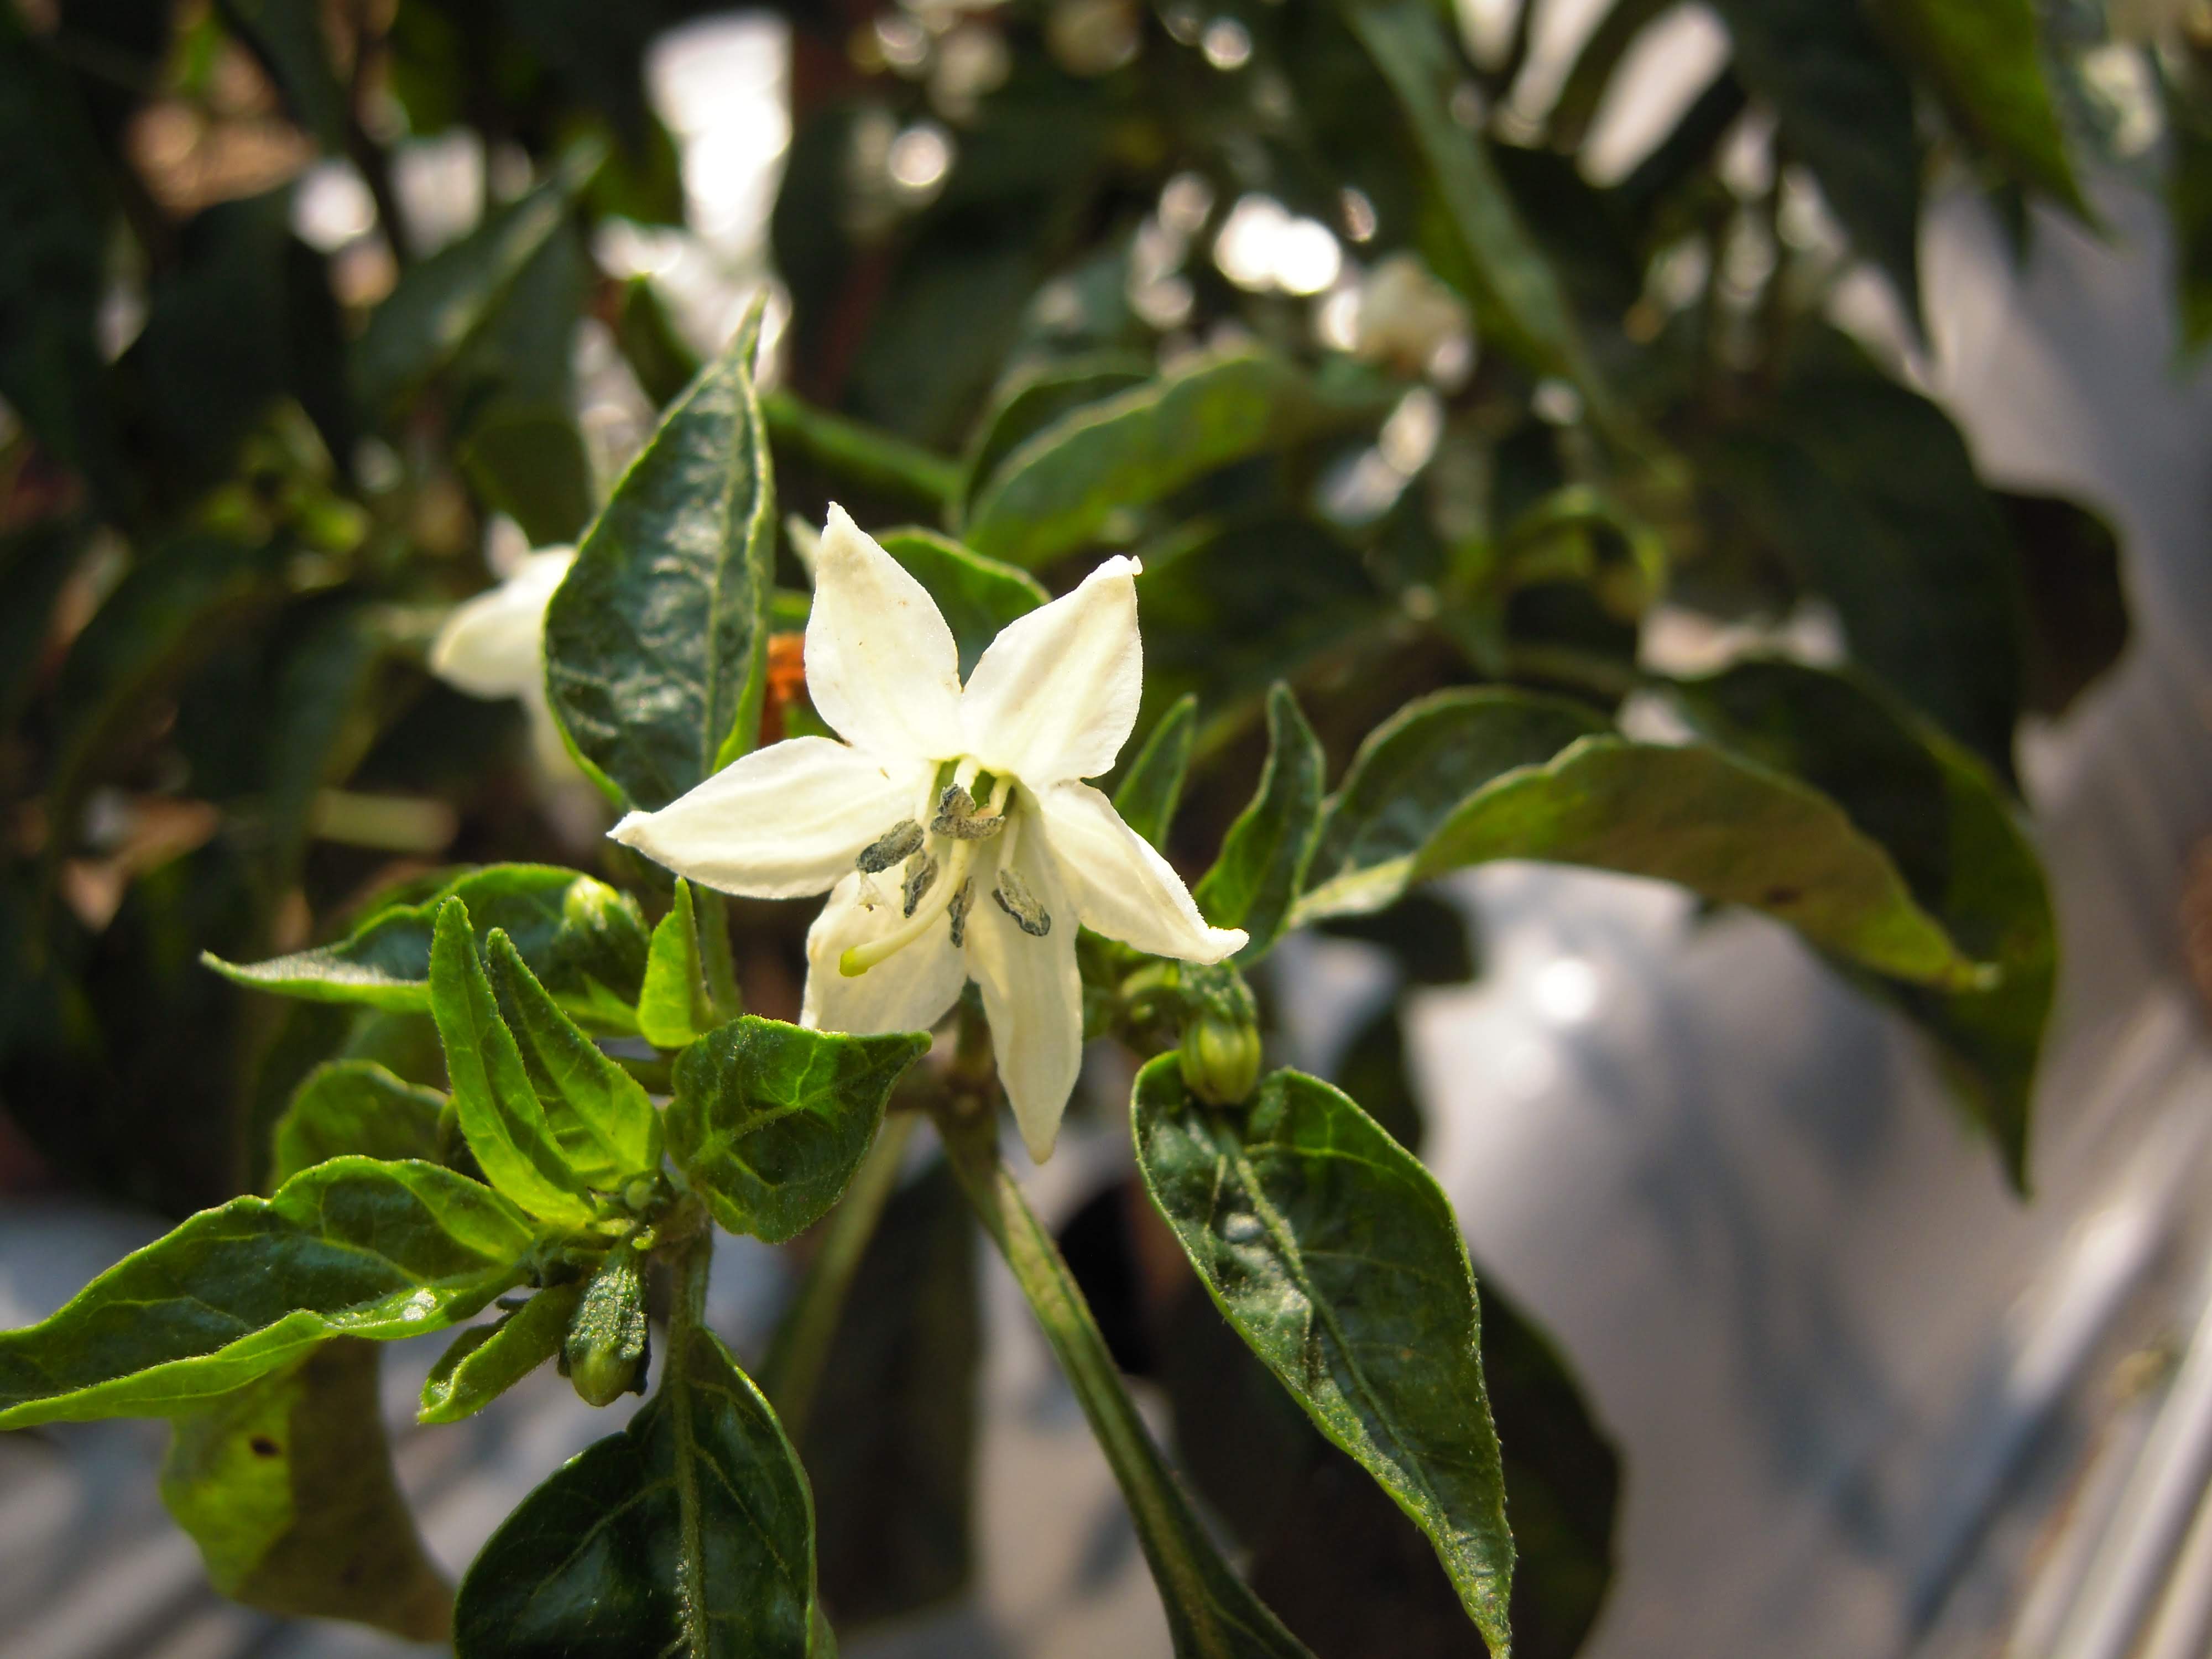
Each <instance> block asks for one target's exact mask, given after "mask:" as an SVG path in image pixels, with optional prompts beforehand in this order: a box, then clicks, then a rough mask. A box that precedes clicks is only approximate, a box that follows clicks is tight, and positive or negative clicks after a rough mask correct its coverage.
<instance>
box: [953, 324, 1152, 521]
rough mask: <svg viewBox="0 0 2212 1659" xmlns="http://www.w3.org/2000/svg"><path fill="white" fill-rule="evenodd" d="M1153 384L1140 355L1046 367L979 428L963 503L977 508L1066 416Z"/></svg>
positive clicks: (1003, 398) (1010, 393)
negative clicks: (1005, 468)
mask: <svg viewBox="0 0 2212 1659" xmlns="http://www.w3.org/2000/svg"><path fill="white" fill-rule="evenodd" d="M1151 379H1152V360H1151V359H1150V358H1149V357H1146V356H1139V354H1137V353H1135V352H1121V351H1114V352H1101V353H1098V354H1097V355H1096V356H1082V357H1077V358H1074V359H1073V360H1070V361H1067V362H1054V363H1048V364H1047V365H1045V366H1044V367H1043V368H1040V369H1038V370H1036V372H1034V373H1032V374H1025V375H1024V376H1023V377H1022V378H1021V379H1020V380H1018V382H1017V383H1016V384H1014V385H1013V386H1010V387H1008V388H1006V390H1005V391H1003V392H1001V393H1000V396H999V398H998V400H997V402H996V403H994V404H993V405H992V407H991V408H990V409H989V410H987V412H986V413H985V414H984V416H983V418H982V419H981V421H979V422H977V423H976V426H975V441H973V442H972V443H971V444H970V445H969V451H968V457H967V474H968V477H967V483H966V485H965V487H964V488H963V489H962V490H961V492H960V494H961V500H962V501H963V503H964V502H972V501H974V500H975V496H976V494H977V492H978V491H980V490H981V489H982V487H983V486H984V484H985V483H987V482H989V480H990V478H991V476H992V475H993V474H994V473H995V472H996V471H998V470H999V465H1000V462H1002V461H1004V460H1005V459H1006V457H1007V456H1009V455H1011V454H1012V453H1013V452H1014V451H1015V450H1016V449H1018V448H1019V447H1021V445H1022V443H1023V441H1024V440H1026V439H1028V438H1030V437H1033V436H1034V435H1036V434H1037V433H1039V432H1041V431H1042V430H1043V429H1044V428H1046V427H1048V426H1050V425H1051V424H1052V423H1053V422H1054V421H1056V420H1058V419H1060V416H1063V415H1067V414H1071V413H1073V411H1074V410H1079V409H1081V408H1082V407H1083V406H1084V405H1085V404H1095V403H1097V402H1098V401H1099V400H1100V399H1101V398H1110V397H1112V396H1113V395H1114V394H1115V392H1127V390H1128V389H1129V388H1130V387H1131V386H1140V385H1142V384H1143V383H1144V382H1145V381H1146V380H1151Z"/></svg>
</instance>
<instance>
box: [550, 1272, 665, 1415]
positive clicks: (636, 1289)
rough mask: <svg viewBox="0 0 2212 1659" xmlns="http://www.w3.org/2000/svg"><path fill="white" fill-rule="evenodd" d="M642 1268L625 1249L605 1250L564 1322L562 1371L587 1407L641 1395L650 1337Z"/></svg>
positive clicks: (606, 1404)
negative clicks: (573, 1313) (581, 1297)
mask: <svg viewBox="0 0 2212 1659" xmlns="http://www.w3.org/2000/svg"><path fill="white" fill-rule="evenodd" d="M641 1267H642V1264H641V1262H640V1261H639V1260H638V1256H637V1252H636V1251H635V1250H634V1249H631V1248H630V1246H629V1245H628V1244H617V1245H616V1246H615V1247H614V1249H611V1250H609V1251H608V1252H607V1254H606V1256H605V1259H604V1260H603V1261H600V1263H599V1269H598V1271H597V1272H595V1273H592V1282H591V1283H590V1284H589V1285H586V1286H585V1287H584V1300H583V1302H582V1303H581V1304H580V1305H579V1306H578V1308H577V1310H576V1316H575V1318H574V1319H573V1320H571V1321H570V1322H569V1323H568V1340H566V1341H565V1342H563V1343H562V1345H561V1369H562V1370H564V1371H566V1372H567V1373H568V1381H569V1383H570V1384H571V1385H572V1386H574V1389H575V1390H576V1392H577V1394H578V1395H580V1396H581V1397H582V1398H583V1400H584V1401H586V1403H587V1404H589V1405H593V1406H611V1405H612V1404H614V1402H615V1401H617V1400H618V1399H620V1398H621V1397H622V1396H623V1394H624V1393H625V1392H627V1393H631V1394H643V1393H644V1392H645V1368H646V1361H647V1357H648V1355H649V1353H650V1345H651V1341H652V1337H651V1334H650V1333H649V1332H648V1330H647V1326H646V1321H645V1277H644V1274H643V1273H642V1272H641Z"/></svg>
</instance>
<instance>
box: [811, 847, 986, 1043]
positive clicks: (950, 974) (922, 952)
mask: <svg viewBox="0 0 2212 1659" xmlns="http://www.w3.org/2000/svg"><path fill="white" fill-rule="evenodd" d="M878 882H879V884H880V885H881V887H882V889H883V890H884V902H883V903H881V904H879V905H878V906H877V907H876V908H875V909H873V910H872V911H871V910H864V909H862V908H860V872H858V871H854V872H852V873H851V874H849V875H848V876H847V877H846V878H845V879H844V880H842V881H841V882H839V883H838V884H837V886H836V890H834V891H833V892H832V893H831V894H830V895H829V902H828V903H827V904H825V905H823V907H822V914H821V915H818V916H817V917H816V918H815V919H814V926H813V927H810V928H808V929H807V930H806V994H805V998H804V1000H802V1002H801V1004H800V1007H799V1024H801V1025H805V1026H811V1028H812V1029H814V1030H817V1031H849V1032H851V1033H853V1034H854V1036H874V1035H876V1034H877V1033H878V1032H882V1031H926V1030H928V1029H929V1028H930V1027H931V1026H933V1025H934V1024H937V1022H938V1021H939V1020H940V1019H942V1018H944V1017H945V1010H946V1009H948V1008H950V1007H951V1006H952V1003H953V1000H954V999H955V998H957V996H958V995H959V994H960V987H961V986H962V985H963V983H964V982H965V981H966V980H967V977H968V969H967V964H966V963H964V962H963V960H962V959H961V953H960V952H959V951H956V950H954V949H953V948H952V929H951V925H950V924H949V923H948V924H946V925H945V926H944V927H936V928H932V929H931V930H930V931H929V933H927V934H926V935H924V936H923V937H922V938H921V939H916V940H915V942H914V943H913V944H911V945H908V946H907V947H906V949H905V950H903V951H900V952H899V953H898V954H897V955H896V956H895V957H886V958H885V959H884V960H883V961H882V962H879V963H877V964H876V965H875V966H874V967H872V968H871V969H868V971H867V972H866V973H865V974H855V975H852V976H851V977H850V978H848V977H847V976H846V975H843V974H841V973H839V972H838V971H837V958H838V957H841V956H842V955H843V954H844V953H845V951H846V950H847V949H848V947H849V946H851V945H859V944H861V943H863V942H865V941H866V940H868V939H874V938H877V937H878V936H879V935H881V934H882V933H884V931H885V930H886V929H888V928H890V927H896V926H897V925H898V921H899V910H898V883H897V881H896V879H886V878H878Z"/></svg>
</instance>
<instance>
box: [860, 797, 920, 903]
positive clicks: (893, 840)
mask: <svg viewBox="0 0 2212 1659" xmlns="http://www.w3.org/2000/svg"><path fill="white" fill-rule="evenodd" d="M923 839H924V837H923V836H922V833H921V825H920V824H919V823H915V821H914V820H913V819H912V818H901V819H900V820H899V821H898V822H897V823H895V824H893V825H891V827H890V829H886V830H885V831H884V833H883V834H882V835H880V836H878V837H877V838H876V839H875V840H873V841H872V842H869V843H868V844H867V845H866V847H863V848H861V849H860V857H859V858H857V859H855V860H853V862H854V864H855V865H856V866H859V868H860V873H861V874H862V875H864V876H879V875H881V874H883V872H884V871H886V870H888V869H890V867H891V866H893V865H894V864H897V863H900V862H901V861H902V860H905V859H908V858H910V857H912V856H913V855H914V854H916V853H919V852H920V851H921V843H922V841H923ZM907 908H908V910H909V911H910V910H912V909H913V908H914V907H913V906H912V905H908V907H907Z"/></svg>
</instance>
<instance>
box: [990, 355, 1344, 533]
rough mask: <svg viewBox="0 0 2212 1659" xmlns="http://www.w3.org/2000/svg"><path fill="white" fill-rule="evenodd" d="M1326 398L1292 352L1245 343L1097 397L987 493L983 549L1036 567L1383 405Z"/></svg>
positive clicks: (1016, 459)
mask: <svg viewBox="0 0 2212 1659" xmlns="http://www.w3.org/2000/svg"><path fill="white" fill-rule="evenodd" d="M1370 401H1371V400H1367V399H1364V398H1358V397H1349V398H1342V399H1340V400H1339V399H1332V398H1325V397H1324V396H1323V394H1322V391H1321V389H1320V388H1319V386H1317V385H1316V382H1315V381H1313V380H1310V379H1309V378H1308V377H1307V376H1306V374H1304V372H1303V371H1301V370H1300V369H1298V368H1297V367H1296V366H1295V365H1293V364H1291V363H1290V362H1286V361H1285V360H1284V359H1283V358H1280V357H1277V356H1272V355H1269V354H1267V353H1262V352H1258V351H1242V352H1237V353H1235V354H1232V355H1231V356H1218V357H1212V358H1208V359H1206V360H1205V361H1203V362H1198V363H1195V364H1194V365H1192V366H1191V367H1189V368H1183V369H1181V370H1178V371H1177V372H1176V373H1174V374H1167V375H1164V376H1162V377H1161V378H1160V379H1158V380H1149V381H1147V382H1146V383H1145V384H1144V385H1142V386H1132V387H1131V388H1130V389H1129V390H1128V391H1127V392H1121V393H1118V394H1117V395H1115V396H1114V397H1111V398H1104V399H1102V400H1101V401H1099V402H1097V403H1092V404H1085V405H1084V406H1083V407H1081V408H1079V409H1077V410H1073V411H1072V412H1070V413H1069V414H1066V415H1064V416H1061V417H1060V419H1059V420H1057V421H1054V422H1052V424H1051V425H1049V426H1048V427H1046V428H1043V430H1042V431H1040V432H1038V433H1037V434H1036V435H1034V436H1033V437H1030V439H1028V440H1027V441H1024V442H1023V443H1021V444H1020V445H1018V446H1017V447H1016V448H1015V449H1014V451H1013V453H1012V454H1010V455H1008V456H1007V457H1006V459H1005V460H1004V461H1003V462H1001V463H1000V466H999V469H998V471H996V472H994V474H993V475H992V477H991V479H990V481H989V483H986V484H985V485H984V486H983V488H982V490H981V494H980V495H978V496H977V498H976V501H975V512H974V513H973V514H971V515H970V517H969V520H968V525H967V532H966V534H967V540H968V544H969V546H970V547H973V548H974V549H975V550H976V551H978V552H980V553H983V554H986V555H987V556H990V557H992V558H994V559H1004V560H1006V562H1008V563H1011V564H1017V565H1019V566H1021V567H1023V568H1024V569H1035V568H1037V567H1038V566H1040V565H1042V564H1046V563H1048V562H1050V561H1052V560H1053V559H1054V558H1056V557H1058V556H1060V554H1063V553H1068V552H1072V551H1073V550H1075V549H1077V548H1079V547H1083V546H1085V545H1087V544H1090V543H1092V542H1094V541H1097V540H1098V539H1100V538H1101V536H1102V535H1103V533H1104V532H1107V531H1108V530H1109V528H1112V527H1114V526H1115V524H1117V523H1118V522H1119V521H1121V520H1126V519H1127V517H1128V515H1129V514H1130V513H1133V511H1134V510H1135V509H1137V508H1139V507H1146V506H1148V505H1150V504H1151V503H1152V502H1154V501H1158V500H1160V499H1161V498H1162V497H1164V496H1166V495H1171V494H1173V493H1174V492H1175V491H1176V490H1178V489H1182V487H1183V486H1184V485H1185V484H1187V483H1191V482H1192V481H1193V480H1194V479H1197V478H1201V477H1205V476H1206V474H1207V473H1209V472H1213V471H1218V470H1219V469H1220V468H1222V467H1225V466H1227V465H1230V464H1231V462H1234V461H1241V460H1244V459H1249V458H1250V457H1251V456H1254V455H1259V454H1264V453H1267V452H1268V451H1270V450H1274V449H1279V448H1282V447H1284V446H1285V445H1288V444H1291V443H1295V442H1297V441H1299V440H1301V439H1304V438H1307V437H1310V436H1312V435H1315V434H1316V433H1317V432H1320V431H1322V430H1325V429H1327V428H1328V427H1329V426H1330V425H1332V424H1334V423H1336V422H1343V421H1346V420H1349V419H1357V418H1359V417H1361V416H1364V415H1365V414H1369V413H1376V412H1379V406H1378V407H1376V408H1370V407H1369V403H1370Z"/></svg>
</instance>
